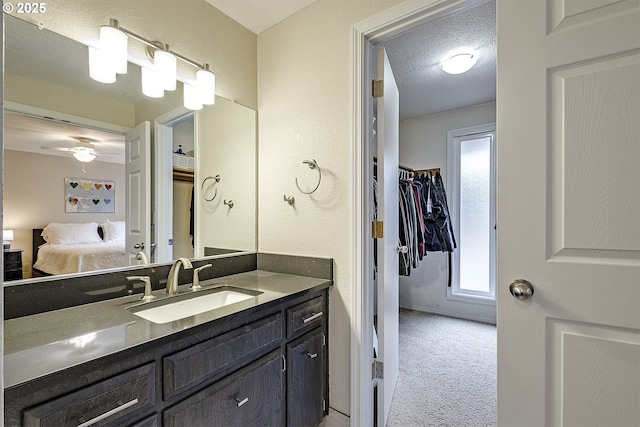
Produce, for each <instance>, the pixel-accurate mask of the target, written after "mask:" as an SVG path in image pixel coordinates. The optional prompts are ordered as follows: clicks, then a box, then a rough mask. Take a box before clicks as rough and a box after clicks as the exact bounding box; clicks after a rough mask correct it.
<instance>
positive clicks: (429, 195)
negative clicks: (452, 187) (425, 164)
mask: <svg viewBox="0 0 640 427" xmlns="http://www.w3.org/2000/svg"><path fill="white" fill-rule="evenodd" d="M418 180H419V181H420V182H422V184H423V185H424V186H425V188H426V189H427V190H426V192H425V198H424V199H423V202H424V205H425V206H426V209H425V212H424V216H423V218H424V223H425V249H426V251H428V252H453V250H454V249H455V248H456V241H455V236H454V233H453V225H452V223H451V218H450V216H449V206H448V204H447V195H446V192H445V189H444V184H443V182H442V176H441V175H440V172H436V174H435V175H432V174H431V173H428V174H426V175H422V176H420V177H419V178H418Z"/></svg>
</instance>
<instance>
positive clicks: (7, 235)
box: [2, 230, 13, 241]
mask: <svg viewBox="0 0 640 427" xmlns="http://www.w3.org/2000/svg"><path fill="white" fill-rule="evenodd" d="M2 239H3V240H4V241H11V240H13V230H2Z"/></svg>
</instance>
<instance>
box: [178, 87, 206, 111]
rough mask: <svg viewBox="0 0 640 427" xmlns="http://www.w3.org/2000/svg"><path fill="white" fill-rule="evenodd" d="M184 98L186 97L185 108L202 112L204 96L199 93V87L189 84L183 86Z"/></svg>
mask: <svg viewBox="0 0 640 427" xmlns="http://www.w3.org/2000/svg"><path fill="white" fill-rule="evenodd" d="M182 90H183V96H184V108H188V109H189V110H194V111H195V110H202V107H203V102H202V96H200V93H199V91H198V87H197V86H195V85H192V84H189V83H187V82H184V83H183V85H182Z"/></svg>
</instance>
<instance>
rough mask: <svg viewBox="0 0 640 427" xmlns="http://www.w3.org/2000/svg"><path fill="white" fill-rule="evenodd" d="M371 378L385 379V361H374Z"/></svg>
mask: <svg viewBox="0 0 640 427" xmlns="http://www.w3.org/2000/svg"><path fill="white" fill-rule="evenodd" d="M371 378H372V379H374V380H375V379H378V380H382V379H384V363H382V362H381V361H379V360H377V359H375V360H374V361H373V365H372V366H371Z"/></svg>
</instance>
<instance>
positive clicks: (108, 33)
mask: <svg viewBox="0 0 640 427" xmlns="http://www.w3.org/2000/svg"><path fill="white" fill-rule="evenodd" d="M128 41H129V38H128V37H127V35H126V34H125V33H123V32H122V31H120V30H119V29H117V28H113V27H110V26H107V25H105V26H102V27H100V50H101V51H102V52H103V53H104V55H105V56H106V57H107V58H108V61H109V63H110V65H111V67H113V69H114V70H115V72H116V73H118V74H126V73H127V45H128Z"/></svg>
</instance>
